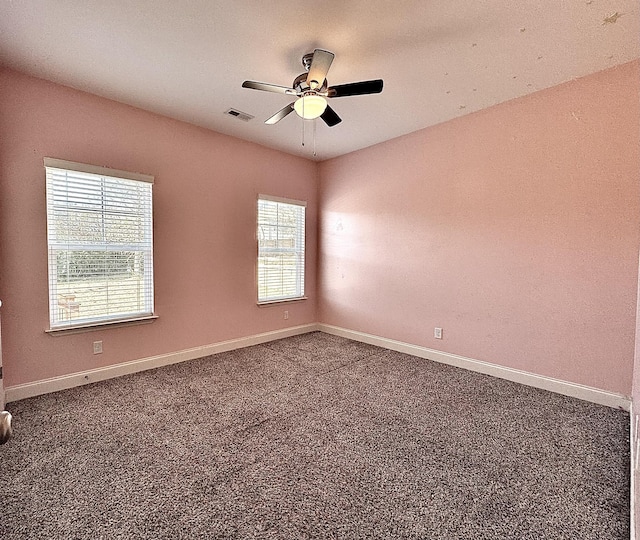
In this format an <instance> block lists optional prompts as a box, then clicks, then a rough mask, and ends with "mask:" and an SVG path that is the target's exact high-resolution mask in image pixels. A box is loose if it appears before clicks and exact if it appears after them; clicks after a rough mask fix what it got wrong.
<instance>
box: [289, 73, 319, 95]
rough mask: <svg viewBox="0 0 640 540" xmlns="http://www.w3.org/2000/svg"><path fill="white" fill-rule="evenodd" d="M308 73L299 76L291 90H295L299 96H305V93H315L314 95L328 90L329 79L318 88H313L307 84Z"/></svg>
mask: <svg viewBox="0 0 640 540" xmlns="http://www.w3.org/2000/svg"><path fill="white" fill-rule="evenodd" d="M307 76H308V74H307V73H303V74H302V75H298V76H297V77H296V78H295V79H294V81H293V84H292V85H291V88H293V89H294V90H295V91H296V92H297V93H298V94H303V93H305V92H313V93H317V92H324V91H325V90H326V89H327V79H325V80H324V81H323V82H322V84H321V85H320V86H318V87H317V88H311V87H310V86H309V85H308V84H307Z"/></svg>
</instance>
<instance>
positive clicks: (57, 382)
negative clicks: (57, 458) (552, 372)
mask: <svg viewBox="0 0 640 540" xmlns="http://www.w3.org/2000/svg"><path fill="white" fill-rule="evenodd" d="M318 330H319V331H322V332H326V333H328V334H334V335H337V336H342V337H345V338H348V339H353V340H354V341H361V342H363V343H369V344H370V345H377V346H379V347H383V348H385V349H390V350H392V351H398V352H403V353H406V354H411V355H413V356H417V357H419V358H426V359H429V360H433V361H435V362H441V363H443V364H449V365H452V366H456V367H461V368H464V369H468V370H471V371H476V372H478V373H484V374H486V375H492V376H494V377H499V378H501V379H507V380H509V381H513V382H517V383H521V384H526V385H528V386H533V387H535V388H541V389H544V390H549V391H551V392H556V393H559V394H563V395H566V396H571V397H575V398H579V399H583V400H586V401H591V402H593V403H599V404H600V405H606V406H608V407H613V408H619V409H623V410H625V411H629V409H630V407H631V400H630V399H629V398H628V397H627V396H623V395H621V394H615V393H613V392H606V391H604V390H599V389H597V388H592V387H589V386H583V385H580V384H576V383H571V382H567V381H562V380H559V379H553V378H551V377H545V376H543V375H536V374H535V373H529V372H527V371H521V370H517V369H512V368H508V367H504V366H499V365H497V364H490V363H488V362H482V361H480V360H474V359H472V358H466V357H464V356H458V355H455V354H451V353H446V352H442V351H437V350H435V349H428V348H426V347H421V346H419V345H412V344H410V343H404V342H402V341H396V340H393V339H387V338H383V337H379V336H374V335H372V334H365V333H364V332H357V331H354V330H347V329H345V328H340V327H337V326H331V325H328V324H316V323H312V324H305V325H301V326H294V327H291V328H285V329H282V330H274V331H272V332H265V333H262V334H255V335H253V336H247V337H242V338H238V339H232V340H228V341H221V342H219V343H213V344H210V345H203V346H201V347H194V348H192V349H186V350H183V351H177V352H172V353H167V354H161V355H158V356H151V357H149V358H142V359H140V360H132V361H130V362H123V363H121V364H115V365H112V366H105V367H102V368H97V369H91V370H88V371H81V372H77V373H71V374H69V375H63V376H60V377H53V378H51V379H43V380H40V381H35V382H30V383H25V384H19V385H15V386H9V387H6V388H5V397H6V402H7V403H10V402H12V401H18V400H21V399H26V398H29V397H34V396H39V395H42V394H48V393H50V392H57V391H59V390H66V389H67V388H73V387H75V386H81V385H83V384H90V383H94V382H98V381H104V380H107V379H112V378H114V377H120V376H122V375H129V374H131V373H137V372H139V371H144V370H147V369H154V368H157V367H161V366H167V365H169V364H176V363H178V362H184V361H187V360H194V359H196V358H202V357H204V356H209V355H212V354H217V353H221V352H226V351H231V350H234V349H241V348H243V347H249V346H251V345H259V344H260V343H266V342H269V341H274V340H276V339H282V338H286V337H291V336H296V335H299V334H306V333H308V332H314V331H318Z"/></svg>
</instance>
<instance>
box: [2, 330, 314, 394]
mask: <svg viewBox="0 0 640 540" xmlns="http://www.w3.org/2000/svg"><path fill="white" fill-rule="evenodd" d="M317 330H318V325H317V324H315V323H312V324H304V325H301V326H293V327H290V328H284V329H282V330H274V331H271V332H265V333H263V334H255V335H253V336H247V337H242V338H237V339H230V340H228V341H220V342H218V343H213V344H211V345H203V346H201V347H194V348H192V349H185V350H183V351H177V352H173V353H167V354H160V355H157V356H151V357H149V358H143V359H141V360H132V361H130V362H123V363H121V364H115V365H113V366H106V367H102V368H96V369H90V370H87V371H80V372H78V373H71V374H69V375H62V376H60V377H53V378H51V379H44V380H41V381H35V382H30V383H25V384H18V385H15V386H9V387H7V388H6V389H5V391H6V399H7V402H12V401H19V400H21V399H26V398H30V397H34V396H39V395H42V394H49V393H51V392H58V391H59V390H66V389H67V388H74V387H76V386H82V385H84V384H90V383H94V382H98V381H104V380H107V379H113V378H114V377H121V376H122V375H129V374H131V373H138V372H139V371H145V370H147V369H154V368H158V367H162V366H167V365H170V364H177V363H179V362H185V361H187V360H195V359H196V358H202V357H204V356H209V355H212V354H218V353H221V352H226V351H233V350H235V349H242V348H243V347H250V346H252V345H259V344H260V343H267V342H269V341H274V340H276V339H283V338H286V337H291V336H297V335H299V334H306V333H308V332H315V331H317Z"/></svg>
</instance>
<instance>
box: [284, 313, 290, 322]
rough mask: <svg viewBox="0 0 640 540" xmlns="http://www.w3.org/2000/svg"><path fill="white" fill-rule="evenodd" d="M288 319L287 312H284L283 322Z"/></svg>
mask: <svg viewBox="0 0 640 540" xmlns="http://www.w3.org/2000/svg"><path fill="white" fill-rule="evenodd" d="M288 318H289V312H288V311H286V310H285V312H284V319H285V321H286V320H287V319H288Z"/></svg>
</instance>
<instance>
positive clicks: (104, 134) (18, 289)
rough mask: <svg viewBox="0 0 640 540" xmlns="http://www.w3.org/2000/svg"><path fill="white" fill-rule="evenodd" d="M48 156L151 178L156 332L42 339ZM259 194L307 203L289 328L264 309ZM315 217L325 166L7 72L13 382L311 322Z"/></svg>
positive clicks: (1, 224) (1, 213) (0, 202)
mask: <svg viewBox="0 0 640 540" xmlns="http://www.w3.org/2000/svg"><path fill="white" fill-rule="evenodd" d="M212 114H219V112H216V111H212ZM45 156H48V157H55V158H61V159H67V160H70V161H78V162H82V163H90V164H95V165H100V166H107V167H112V168H116V169H124V170H129V171H134V172H143V173H147V174H152V175H155V177H156V183H155V187H154V205H155V209H154V211H155V215H154V223H155V224H154V235H155V237H154V241H155V279H156V290H155V293H156V294H155V296H156V312H157V314H158V315H159V319H158V320H157V321H156V322H154V323H153V324H149V325H142V326H132V327H124V328H110V329H103V330H100V331H95V332H88V333H82V334H75V335H64V336H58V337H52V336H50V335H48V334H45V332H44V330H45V329H46V328H47V327H48V307H47V306H48V296H47V295H48V293H47V240H46V211H45V183H44V182H45V180H44V168H43V157H45ZM258 193H266V194H271V195H277V196H281V197H288V198H294V199H303V200H307V201H308V204H309V206H308V210H307V216H308V217H307V219H308V231H307V232H308V234H307V246H308V247H307V260H308V262H307V264H308V267H307V275H306V285H307V293H308V296H309V300H307V301H304V302H297V303H293V304H289V305H287V309H288V310H289V315H290V317H289V320H287V321H284V320H283V317H282V315H283V308H282V306H273V307H262V308H258V307H257V306H256V291H255V255H256V245H255V211H256V202H255V201H256V196H257V194H258ZM316 216H317V167H316V165H315V164H314V163H312V162H310V161H307V160H304V159H301V158H296V157H292V156H288V155H285V154H283V153H280V152H277V151H273V150H269V149H267V148H264V147H261V146H258V145H255V144H251V143H247V142H243V141H240V140H238V139H234V138H231V137H227V136H224V135H220V134H217V133H213V132H210V131H206V130H204V129H199V128H196V127H194V126H191V125H188V124H184V123H181V122H177V121H174V120H169V119H167V118H163V117H160V116H157V115H153V114H150V113H147V112H144V111H141V110H138V109H134V108H132V107H127V106H124V105H121V104H118V103H115V102H113V101H109V100H106V99H102V98H99V97H95V96H92V95H89V94H86V93H82V92H79V91H75V90H72V89H69V88H65V87H62V86H58V85H55V84H52V83H48V82H45V81H41V80H38V79H34V78H30V77H27V76H25V75H22V74H19V73H16V72H13V71H10V70H1V71H0V298H1V299H2V301H3V307H2V326H3V327H2V340H3V360H4V370H5V385H8V386H11V385H16V384H20V383H25V382H29V381H36V380H40V379H44V378H48V377H53V376H58V375H62V374H67V373H73V372H77V371H83V370H87V369H92V368H96V367H100V366H105V365H110V364H116V363H119V362H124V361H128V360H135V359H140V358H145V357H149V356H152V355H156V354H162V353H169V352H175V351H180V350H183V349H187V348H191V347H197V346H200V345H207V344H211V343H216V342H219V341H223V340H227V339H232V338H237V337H242V336H248V335H252V334H256V333H261V332H267V331H270V330H276V329H280V328H284V327H288V326H296V325H299V324H305V323H312V322H315V321H316V318H317V317H316V299H315V291H316V279H315V269H316V245H317V242H316V221H317V218H316ZM94 340H103V345H104V353H103V354H101V355H95V356H94V355H93V354H92V342H93V341H94Z"/></svg>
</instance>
